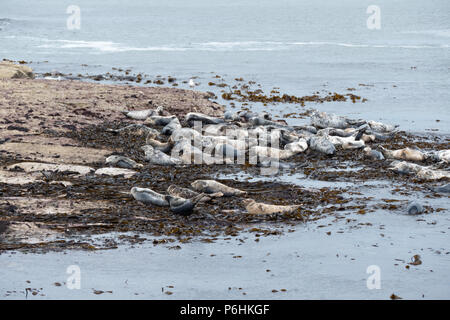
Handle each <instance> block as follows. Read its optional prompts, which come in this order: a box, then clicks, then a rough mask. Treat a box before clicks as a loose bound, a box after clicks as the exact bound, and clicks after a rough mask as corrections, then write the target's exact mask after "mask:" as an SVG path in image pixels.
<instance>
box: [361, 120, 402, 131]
mask: <svg viewBox="0 0 450 320" xmlns="http://www.w3.org/2000/svg"><path fill="white" fill-rule="evenodd" d="M367 123H368V124H369V126H370V128H371V129H372V130H374V131H378V132H392V131H394V130H395V129H397V127H398V125H390V124H384V123H381V122H376V121H372V120H371V121H367Z"/></svg>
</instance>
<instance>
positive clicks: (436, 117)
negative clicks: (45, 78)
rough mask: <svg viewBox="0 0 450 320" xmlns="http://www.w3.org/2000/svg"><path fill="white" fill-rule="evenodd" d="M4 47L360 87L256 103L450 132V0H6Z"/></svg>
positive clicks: (194, 73)
mask: <svg viewBox="0 0 450 320" xmlns="http://www.w3.org/2000/svg"><path fill="white" fill-rule="evenodd" d="M0 58H6V59H12V60H25V61H28V62H30V61H31V64H30V66H31V67H32V68H33V69H34V70H35V71H36V72H38V73H45V72H52V71H58V72H62V73H72V74H75V75H76V74H90V75H92V74H101V73H106V72H112V71H113V69H112V68H122V69H131V70H132V72H133V73H135V74H137V73H143V74H146V75H148V77H149V78H155V77H156V76H157V75H161V76H162V77H167V76H171V77H175V78H177V79H178V80H180V86H179V87H181V88H189V86H188V84H187V83H182V81H187V80H189V79H190V78H195V79H196V82H197V83H198V87H197V88H196V89H198V90H203V91H214V90H216V91H217V88H212V87H211V86H209V85H208V83H209V82H211V81H213V80H214V79H216V80H217V78H214V77H215V76H216V75H220V76H221V77H222V79H223V81H225V82H227V83H229V84H231V85H232V84H233V82H234V81H235V80H234V79H236V78H243V79H244V80H245V81H254V82H256V83H257V84H260V85H261V88H262V89H263V90H264V92H266V93H269V92H270V91H271V90H273V88H275V90H276V91H278V92H280V93H281V94H283V93H287V94H290V95H296V96H303V95H311V94H313V93H316V92H319V93H320V94H321V95H326V93H328V92H337V93H340V94H345V93H352V94H356V95H359V96H361V97H362V98H365V99H367V101H366V102H364V103H361V102H357V103H352V102H351V101H350V100H349V101H347V102H329V103H323V104H316V103H309V104H307V105H306V106H305V107H301V106H299V105H291V104H286V105H283V104H279V105H276V106H262V105H257V104H253V105H250V106H247V107H250V108H254V109H261V108H266V109H269V110H268V111H271V112H274V113H278V114H279V116H280V117H282V115H283V114H287V113H290V112H300V111H302V110H303V109H304V108H315V109H319V110H323V111H327V112H334V113H337V114H341V115H346V116H351V117H353V118H363V119H366V120H376V121H382V122H387V123H392V124H398V125H400V129H402V130H406V131H411V132H419V133H425V132H428V133H433V134H444V135H445V134H449V133H450V125H449V122H450V90H449V89H450V2H449V1H448V0H430V1H422V0H398V1H390V0H389V1H388V0H370V1H366V0H340V1H334V0H320V1H319V0H314V1H313V0H278V1H270V0H227V1H215V0H189V1H186V0H166V1H161V0H160V1H156V0H133V1H119V0H110V1H101V0H70V1H66V0H45V1H34V0H1V1H0ZM141 85H144V84H141ZM147 85H153V86H156V84H147ZM349 89H350V91H349ZM217 93H219V97H220V92H217ZM220 102H221V103H223V104H225V105H227V107H230V106H229V103H228V102H227V101H220ZM239 107H240V105H239V104H238V105H237V106H236V108H239ZM302 108H303V109H302ZM287 121H288V122H290V123H291V124H295V121H300V120H293V119H289V120H287Z"/></svg>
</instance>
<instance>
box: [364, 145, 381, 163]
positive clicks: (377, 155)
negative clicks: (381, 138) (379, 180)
mask: <svg viewBox="0 0 450 320" xmlns="http://www.w3.org/2000/svg"><path fill="white" fill-rule="evenodd" d="M363 151H364V155H365V156H366V157H367V158H369V159H373V160H384V156H383V154H382V153H381V152H380V151H377V150H372V148H370V147H365V148H364V149H363Z"/></svg>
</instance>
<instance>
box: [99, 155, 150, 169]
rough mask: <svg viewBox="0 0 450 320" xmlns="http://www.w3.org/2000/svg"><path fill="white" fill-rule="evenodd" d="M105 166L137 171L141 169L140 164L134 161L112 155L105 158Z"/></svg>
mask: <svg viewBox="0 0 450 320" xmlns="http://www.w3.org/2000/svg"><path fill="white" fill-rule="evenodd" d="M105 162H106V164H108V165H111V166H116V167H119V168H126V169H137V168H142V167H143V165H142V164H140V163H137V162H136V161H134V160H132V159H130V158H127V157H124V156H117V155H112V156H109V157H108V158H106V161H105Z"/></svg>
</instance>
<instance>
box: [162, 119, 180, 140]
mask: <svg viewBox="0 0 450 320" xmlns="http://www.w3.org/2000/svg"><path fill="white" fill-rule="evenodd" d="M181 128H182V127H181V123H180V120H178V118H175V119H173V120H172V121H170V122H169V123H168V124H167V125H166V126H165V127H164V128H162V130H161V134H163V135H165V136H170V135H171V134H172V133H173V132H174V131H175V130H178V129H181Z"/></svg>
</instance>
